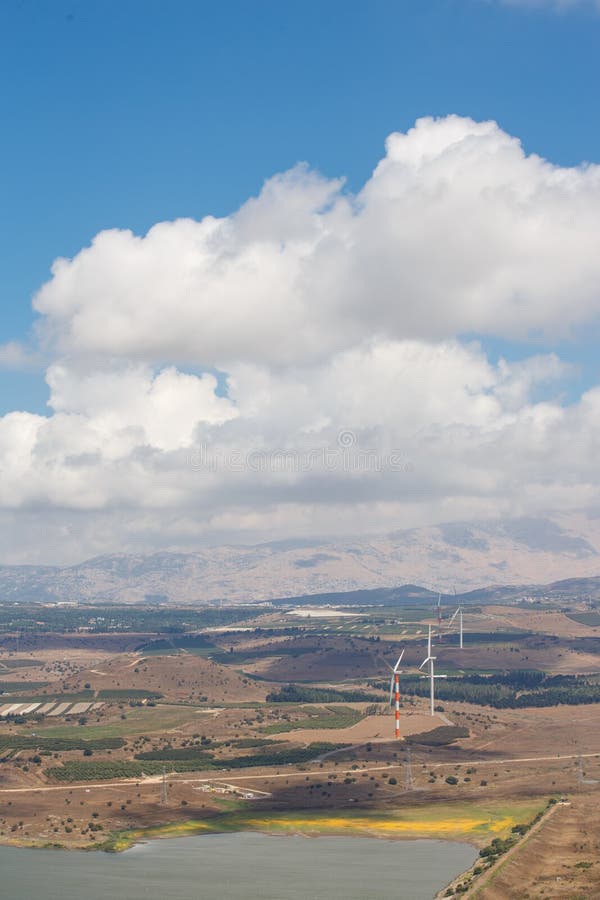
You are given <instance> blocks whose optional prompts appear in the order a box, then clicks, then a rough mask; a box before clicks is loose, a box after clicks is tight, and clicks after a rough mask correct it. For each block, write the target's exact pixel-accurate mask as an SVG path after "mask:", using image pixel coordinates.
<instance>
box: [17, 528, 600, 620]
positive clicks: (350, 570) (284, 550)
mask: <svg viewBox="0 0 600 900" xmlns="http://www.w3.org/2000/svg"><path fill="white" fill-rule="evenodd" d="M597 574H600V518H596V517H589V516H585V517H584V516H576V517H575V516H571V517H567V516H563V517H552V518H537V519H532V518H521V519H504V520H495V521H493V522H489V521H488V522H460V523H450V524H443V525H436V526H432V527H427V528H418V529H409V530H404V531H396V532H392V533H389V534H386V535H380V536H375V537H371V538H364V539H339V540H298V541H291V540H286V541H276V542H272V543H266V544H259V545H256V546H229V545H226V546H219V547H209V548H202V549H199V550H198V551H197V552H191V553H178V552H160V553H148V554H120V553H115V554H111V555H106V556H100V557H96V558H95V559H90V560H87V561H86V562H82V563H80V564H79V565H74V566H68V567H59V566H0V598H1V599H4V600H41V601H45V600H53V601H54V600H63V601H84V602H86V601H87V602H89V601H93V600H107V601H124V602H136V601H137V602H139V601H143V600H145V599H146V600H163V601H170V602H180V603H192V602H207V601H212V600H216V599H222V600H225V601H232V602H244V601H260V600H269V599H274V598H281V597H294V596H295V597H297V596H300V595H306V594H318V593H330V592H339V591H354V590H363V589H373V588H379V587H394V586H397V585H402V584H407V583H410V584H419V585H424V586H426V587H428V588H430V589H432V590H434V591H437V590H441V591H446V592H452V590H453V589H454V588H456V590H457V591H459V592H462V591H468V590H472V589H475V588H485V587H488V586H492V585H498V584H517V585H523V584H532V583H534V584H541V583H547V582H549V581H556V580H559V579H565V578H580V577H586V576H594V575H597Z"/></svg>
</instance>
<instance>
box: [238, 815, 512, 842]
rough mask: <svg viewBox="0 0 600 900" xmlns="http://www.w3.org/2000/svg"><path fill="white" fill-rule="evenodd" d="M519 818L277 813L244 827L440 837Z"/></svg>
mask: <svg viewBox="0 0 600 900" xmlns="http://www.w3.org/2000/svg"><path fill="white" fill-rule="evenodd" d="M515 824H516V820H515V819H514V818H511V817H509V816H504V817H502V818H499V819H494V818H493V817H490V816H478V817H464V816H456V817H452V818H447V819H442V818H435V817H432V818H430V819H420V820H418V821H417V820H413V819H392V818H389V819H378V818H367V817H359V816H357V817H352V818H340V817H335V816H331V817H315V818H312V817H300V816H298V817H296V816H287V817H285V816H284V817H273V818H260V819H258V818H256V819H255V818H244V827H246V828H251V829H257V830H260V831H272V830H285V831H306V832H340V831H342V832H345V833H348V832H352V833H357V832H367V833H370V834H373V833H378V834H382V835H389V836H398V837H400V836H402V837H409V836H415V837H421V836H423V835H438V836H440V837H442V836H447V835H449V834H452V835H456V834H457V833H458V834H464V835H470V834H472V833H473V832H482V831H486V832H489V831H492V832H494V833H500V832H503V831H508V829H510V828H511V827H512V826H513V825H515Z"/></svg>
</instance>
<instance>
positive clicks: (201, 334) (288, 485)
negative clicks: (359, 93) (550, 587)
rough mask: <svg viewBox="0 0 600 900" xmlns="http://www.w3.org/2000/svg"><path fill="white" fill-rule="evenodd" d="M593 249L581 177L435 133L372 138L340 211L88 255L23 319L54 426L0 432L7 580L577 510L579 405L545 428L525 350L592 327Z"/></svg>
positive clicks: (591, 439)
mask: <svg viewBox="0 0 600 900" xmlns="http://www.w3.org/2000/svg"><path fill="white" fill-rule="evenodd" d="M598 233H600V167H598V166H594V165H583V166H581V167H579V168H575V169H565V168H560V167H557V166H554V165H552V164H551V163H549V162H547V161H546V160H544V159H541V158H540V157H538V156H535V155H530V156H527V155H526V154H525V153H524V152H523V149H522V147H521V145H520V143H519V142H518V140H516V139H515V138H513V137H511V136H509V135H507V134H506V133H505V132H503V131H502V130H501V129H500V128H499V127H498V125H497V124H495V123H494V122H474V121H472V120H470V119H466V118H460V117H458V116H449V117H447V118H444V119H439V120H434V119H422V120H419V121H418V122H417V123H416V125H415V127H414V128H413V129H411V130H410V131H408V132H407V133H406V134H399V133H397V134H392V135H390V137H389V138H388V140H387V143H386V155H385V157H384V158H383V159H382V160H381V162H380V163H379V164H378V165H377V167H376V168H375V171H374V172H373V175H372V177H371V178H370V179H369V180H368V182H367V183H366V184H365V186H364V187H363V189H362V190H361V191H360V193H358V194H357V195H351V194H349V193H348V192H347V191H346V190H345V189H344V183H343V180H341V179H340V180H327V179H324V178H323V177H322V176H320V175H319V174H318V173H315V172H313V171H311V170H310V169H309V168H308V167H307V166H305V165H300V166H298V167H296V168H295V169H293V170H292V171H290V172H287V173H285V174H283V175H278V176H276V177H274V178H272V179H270V180H269V181H267V182H266V183H265V185H264V188H263V190H262V191H261V193H260V195H259V196H258V197H256V198H252V199H250V200H249V201H248V202H246V203H245V204H244V205H243V206H242V207H241V208H240V209H239V210H238V211H237V212H236V213H235V214H233V215H231V216H229V217H226V218H222V219H215V218H212V217H207V218H205V219H203V220H202V221H198V222H197V221H192V220H187V219H186V220H178V221H175V222H162V223H159V224H157V225H155V226H154V227H153V228H152V229H151V230H150V231H149V232H148V234H147V235H145V236H143V237H139V236H136V235H133V234H132V233H131V232H129V231H121V230H110V231H105V232H102V233H100V234H99V235H97V236H96V238H95V239H94V240H93V242H92V244H91V246H89V247H86V248H84V249H82V250H81V251H80V252H79V253H78V254H77V255H76V256H75V257H74V258H73V259H70V260H67V259H59V260H57V261H56V262H55V264H54V266H53V269H52V277H51V279H50V280H49V281H48V282H47V283H46V284H45V285H43V286H42V287H41V289H40V290H39V292H38V293H37V295H36V297H35V298H34V306H35V309H36V310H37V312H38V313H39V314H40V320H39V326H38V339H39V344H40V347H41V349H42V351H43V353H44V354H46V355H47V356H48V357H49V359H50V360H51V362H50V365H49V367H48V370H47V382H48V385H49V389H50V401H49V405H50V408H51V414H50V415H49V416H37V415H32V414H30V413H27V412H13V413H10V414H8V415H6V416H4V417H3V418H2V419H1V420H0V462H1V466H2V480H1V482H0V508H1V509H2V510H3V511H4V512H3V513H2V515H3V516H4V518H5V520H6V521H10V523H11V535H12V536H13V537H11V540H13V541H14V535H15V534H21V533H22V532H25V531H26V530H27V531H28V532H29V529H31V522H32V517H37V520H38V521H39V520H41V521H46V522H48V523H52V525H53V527H52V528H48V529H47V540H46V543H45V545H44V548H43V549H42V550H38V551H37V555H36V554H35V553H34V551H33V549H32V544H31V542H27V541H26V540H24V547H25V549H24V551H23V553H22V554H21V556H19V553H18V552H17V551H16V550H15V548H14V544H10V545H8V544H6V545H5V548H4V549H5V555H6V554H8V555H9V556H10V557H11V558H15V559H17V558H18V559H20V560H21V559H22V558H27V559H29V558H32V559H33V557H34V556H35V558H36V559H38V558H46V559H56V558H60V559H77V558H80V557H81V556H83V555H86V554H87V553H89V552H98V551H100V550H105V549H106V550H109V549H116V548H117V547H121V548H125V549H127V548H130V547H136V548H139V547H140V546H149V547H150V546H152V547H154V546H193V545H194V543H196V542H198V541H201V540H206V539H210V538H214V537H215V535H216V536H218V537H219V538H221V539H223V538H227V539H246V540H247V539H252V538H253V539H256V540H260V539H262V538H265V539H267V538H272V537H274V536H287V535H297V534H308V533H315V532H316V533H320V534H325V533H329V534H331V533H336V532H337V533H340V532H345V533H348V532H361V531H367V530H378V529H384V528H394V527H399V526H403V525H411V524H421V523H424V522H432V521H440V520H444V519H445V520H449V519H456V518H464V517H467V516H487V515H492V514H494V513H497V512H501V513H502V514H505V515H506V514H514V513H524V512H528V513H529V512H534V511H535V512H539V511H541V510H543V509H546V508H549V507H554V508H561V509H566V508H573V507H574V506H588V505H595V504H597V502H598V500H599V498H598V496H597V495H598V489H597V487H596V485H595V460H596V458H597V454H596V449H597V446H598V443H599V442H600V425H599V424H598V423H599V422H600V416H598V412H600V388H598V389H593V390H590V391H588V392H587V393H586V394H585V395H584V396H583V397H581V398H580V400H579V401H578V402H577V403H574V404H571V405H568V404H566V403H565V402H564V401H563V400H562V399H561V391H562V390H563V387H564V382H565V379H567V378H568V377H569V374H570V369H569V367H568V366H566V365H565V364H564V363H563V362H561V360H560V359H559V358H558V356H556V355H555V354H541V355H540V354H538V353H536V350H535V341H536V340H538V339H540V338H542V337H543V338H544V340H545V341H546V342H547V341H549V340H552V339H555V338H556V339H558V338H561V339H564V338H569V337H573V336H576V335H577V333H578V331H579V330H580V329H583V328H586V327H589V326H590V325H591V324H593V323H596V322H597V320H598V314H599V312H600V290H599V285H600V254H599V253H598V252H597V250H598V238H597V235H598ZM494 337H500V338H503V339H509V340H510V339H518V340H519V341H521V342H524V341H530V342H532V352H531V355H530V357H529V358H527V359H524V360H521V361H520V362H518V363H509V362H506V361H504V360H500V361H497V362H493V361H492V360H490V359H488V358H487V356H486V354H485V352H484V350H483V349H482V341H483V342H484V343H485V340H486V339H487V338H494ZM107 522H110V525H107V524H106V523H107ZM74 523H76V525H74ZM20 528H21V529H22V532H21V531H19V529H20ZM35 546H36V547H38V542H37V539H36V540H35Z"/></svg>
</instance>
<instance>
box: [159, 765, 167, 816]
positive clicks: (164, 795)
mask: <svg viewBox="0 0 600 900" xmlns="http://www.w3.org/2000/svg"><path fill="white" fill-rule="evenodd" d="M160 802H161V803H162V804H163V806H164V805H165V804H166V802H167V770H166V768H165V766H163V771H162V789H161V792H160Z"/></svg>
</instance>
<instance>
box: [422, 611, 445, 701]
mask: <svg viewBox="0 0 600 900" xmlns="http://www.w3.org/2000/svg"><path fill="white" fill-rule="evenodd" d="M435 660H436V657H435V656H432V655H431V625H430V626H429V632H428V635H427V656H426V657H425V659H424V660H423V662H422V663H421V665H420V666H419V668H420V669H422V668H423V666H425V665H427V663H429V674H428V675H427V676H426V677H427V678H429V701H430V712H431V715H432V716H433V715H435V710H434V706H435V679H436V678H446V676H445V675H436V674H435Z"/></svg>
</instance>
